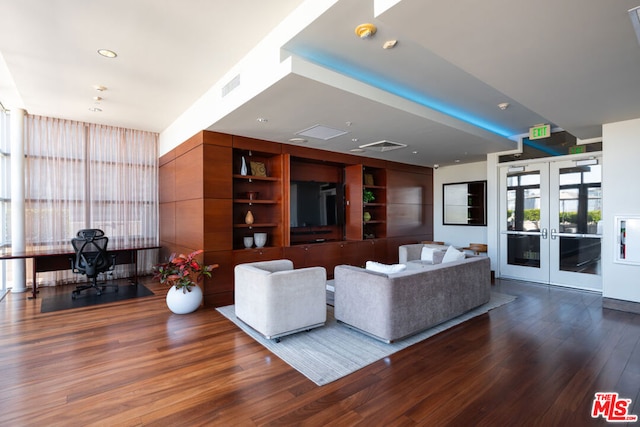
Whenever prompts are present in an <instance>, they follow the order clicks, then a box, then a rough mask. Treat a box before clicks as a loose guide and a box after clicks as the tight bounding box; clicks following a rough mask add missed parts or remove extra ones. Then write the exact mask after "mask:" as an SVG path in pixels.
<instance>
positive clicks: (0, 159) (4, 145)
mask: <svg viewBox="0 0 640 427" xmlns="http://www.w3.org/2000/svg"><path fill="white" fill-rule="evenodd" d="M9 147H10V142H9V114H7V112H6V111H4V110H2V108H1V107H0V250H3V249H5V248H8V247H9V243H10V240H9V238H10V236H9V230H10V224H9V212H10V211H11V170H10V167H9V166H10V163H11V159H10V157H9ZM9 266H10V262H9V261H0V299H2V296H3V295H4V294H5V293H6V291H7V283H8V282H9V281H10V280H11V276H10V274H9V273H10V272H9Z"/></svg>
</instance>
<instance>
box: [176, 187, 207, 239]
mask: <svg viewBox="0 0 640 427" xmlns="http://www.w3.org/2000/svg"><path fill="white" fill-rule="evenodd" d="M203 231H204V202H203V200H202V199H195V200H183V201H179V202H176V240H179V242H176V243H179V244H180V245H181V246H184V247H187V248H190V249H192V250H197V249H203V246H204V238H203V236H204V234H203Z"/></svg>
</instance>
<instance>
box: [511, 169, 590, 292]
mask: <svg viewBox="0 0 640 427" xmlns="http://www.w3.org/2000/svg"><path fill="white" fill-rule="evenodd" d="M599 162H600V159H598V158H594V159H591V158H589V159H577V160H576V159H573V158H572V159H565V160H556V161H550V162H540V163H531V164H522V163H521V162H519V163H518V164H517V165H516V166H513V165H511V166H502V167H501V168H500V219H499V220H500V275H501V276H502V277H509V278H515V279H521V280H529V281H535V282H541V283H550V284H556V285H563V286H570V287H578V288H583V289H593V290H601V289H602V280H601V271H600V267H601V260H600V255H601V237H602V234H601V227H600V223H601V221H600V215H601V207H602V190H601V181H602V179H601V176H602V174H601V165H600V164H599Z"/></svg>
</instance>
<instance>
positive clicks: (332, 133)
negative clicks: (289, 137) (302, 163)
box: [296, 125, 348, 141]
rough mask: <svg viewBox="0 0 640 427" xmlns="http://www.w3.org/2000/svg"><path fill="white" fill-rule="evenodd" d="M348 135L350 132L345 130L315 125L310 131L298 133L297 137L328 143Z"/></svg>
mask: <svg viewBox="0 0 640 427" xmlns="http://www.w3.org/2000/svg"><path fill="white" fill-rule="evenodd" d="M346 133H348V132H346V131H344V130H340V129H334V128H330V127H328V126H323V125H315V126H311V127H310V128H308V129H304V130H301V131H300V132H297V133H296V135H299V136H304V137H307V138H316V139H322V140H325V141H327V140H329V139H331V138H335V137H337V136H340V135H344V134H346Z"/></svg>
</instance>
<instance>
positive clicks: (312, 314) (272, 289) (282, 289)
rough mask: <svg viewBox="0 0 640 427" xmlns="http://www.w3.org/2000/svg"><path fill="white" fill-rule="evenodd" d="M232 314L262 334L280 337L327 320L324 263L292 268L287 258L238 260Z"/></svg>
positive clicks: (275, 338)
mask: <svg viewBox="0 0 640 427" xmlns="http://www.w3.org/2000/svg"><path fill="white" fill-rule="evenodd" d="M234 276H235V311H236V317H237V318H238V319H240V320H241V321H243V322H244V323H246V324H247V325H249V326H251V327H252V328H253V329H255V330H256V331H258V332H259V333H260V334H262V335H264V336H265V338H267V339H274V340H276V342H278V341H280V337H282V336H285V335H289V334H293V333H296V332H300V331H305V330H309V329H312V328H316V327H319V326H322V325H324V324H325V322H326V320H327V305H326V304H327V301H326V280H327V273H326V270H325V269H324V267H308V268H300V269H297V270H294V269H293V262H291V261H290V260H287V259H281V260H275V261H263V262H254V263H247V264H238V265H237V266H236V267H235V269H234Z"/></svg>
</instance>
